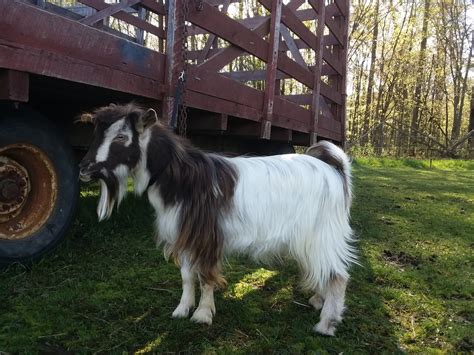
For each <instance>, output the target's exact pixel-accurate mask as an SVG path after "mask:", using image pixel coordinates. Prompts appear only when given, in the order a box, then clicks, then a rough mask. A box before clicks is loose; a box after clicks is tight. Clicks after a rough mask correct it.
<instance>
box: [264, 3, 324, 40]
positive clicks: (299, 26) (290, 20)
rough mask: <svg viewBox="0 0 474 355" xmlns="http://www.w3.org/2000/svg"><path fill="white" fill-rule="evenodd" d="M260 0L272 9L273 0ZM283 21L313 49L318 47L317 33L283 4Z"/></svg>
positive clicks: (268, 8)
mask: <svg viewBox="0 0 474 355" xmlns="http://www.w3.org/2000/svg"><path fill="white" fill-rule="evenodd" d="M259 2H260V3H261V4H262V5H263V6H264V7H265V8H266V9H267V10H269V11H270V9H271V0H259ZM281 20H282V22H283V23H284V24H285V25H286V26H287V27H288V28H289V29H290V30H292V31H293V32H294V33H296V35H298V36H299V37H300V39H302V40H303V41H304V42H305V43H306V44H307V45H308V46H310V47H311V48H312V49H316V37H315V35H314V34H313V33H312V32H311V31H310V30H309V29H308V27H306V26H305V25H304V23H303V22H302V21H301V20H300V19H299V18H298V16H296V14H295V13H294V12H293V10H291V9H290V8H288V7H287V6H285V5H284V6H283V8H282V17H281Z"/></svg>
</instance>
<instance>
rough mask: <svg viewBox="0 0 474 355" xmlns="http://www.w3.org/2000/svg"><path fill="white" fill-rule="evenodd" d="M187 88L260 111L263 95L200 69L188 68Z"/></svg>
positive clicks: (260, 92) (253, 89) (258, 91)
mask: <svg viewBox="0 0 474 355" xmlns="http://www.w3.org/2000/svg"><path fill="white" fill-rule="evenodd" d="M186 84H187V88H188V89H190V90H194V91H196V92H201V93H203V94H206V95H209V96H212V97H217V98H220V99H224V100H228V101H235V102H236V103H238V104H241V105H245V106H249V107H252V108H254V109H256V110H259V111H261V109H262V102H263V99H264V93H263V92H262V91H260V90H257V89H255V88H252V87H250V86H247V85H244V84H242V83H239V82H237V81H235V80H232V79H229V78H226V77H224V76H223V75H220V74H218V73H215V72H211V71H209V70H205V69H202V68H200V67H195V66H191V65H190V66H189V69H188V78H187V82H186Z"/></svg>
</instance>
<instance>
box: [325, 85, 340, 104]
mask: <svg viewBox="0 0 474 355" xmlns="http://www.w3.org/2000/svg"><path fill="white" fill-rule="evenodd" d="M320 90H321V95H323V96H324V97H325V98H327V99H328V100H330V101H332V102H334V103H336V104H338V105H341V104H342V96H341V93H340V92H338V91H337V89H336V88H334V87H332V86H329V85H328V84H326V83H325V82H324V81H321V88H320Z"/></svg>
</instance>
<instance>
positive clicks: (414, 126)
mask: <svg viewBox="0 0 474 355" xmlns="http://www.w3.org/2000/svg"><path fill="white" fill-rule="evenodd" d="M425 1H426V2H425V10H424V12H423V25H422V30H421V33H422V34H421V35H422V37H421V44H420V55H419V57H418V65H417V71H418V73H419V76H418V78H417V81H416V85H415V95H414V106H413V111H412V114H411V132H410V155H415V154H416V141H417V139H418V137H417V131H418V128H419V127H418V126H419V125H418V123H419V122H418V121H419V117H420V111H421V108H420V106H421V102H420V97H421V89H422V83H423V77H424V72H425V58H426V55H425V53H426V42H427V40H428V16H429V11H430V1H431V0H425Z"/></svg>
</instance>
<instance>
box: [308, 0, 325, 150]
mask: <svg viewBox="0 0 474 355" xmlns="http://www.w3.org/2000/svg"><path fill="white" fill-rule="evenodd" d="M310 4H311V5H313V3H312V2H310ZM313 8H314V10H315V11H316V13H317V21H318V27H317V29H316V37H317V42H316V51H315V52H316V53H315V57H316V63H315V66H314V79H313V97H312V100H311V127H310V132H309V144H310V145H313V144H315V143H317V141H318V123H319V111H320V110H321V109H320V104H319V95H320V93H321V69H322V66H323V47H324V26H325V10H326V6H325V4H324V0H319V1H318V5H317V7H316V8H315V7H313Z"/></svg>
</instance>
